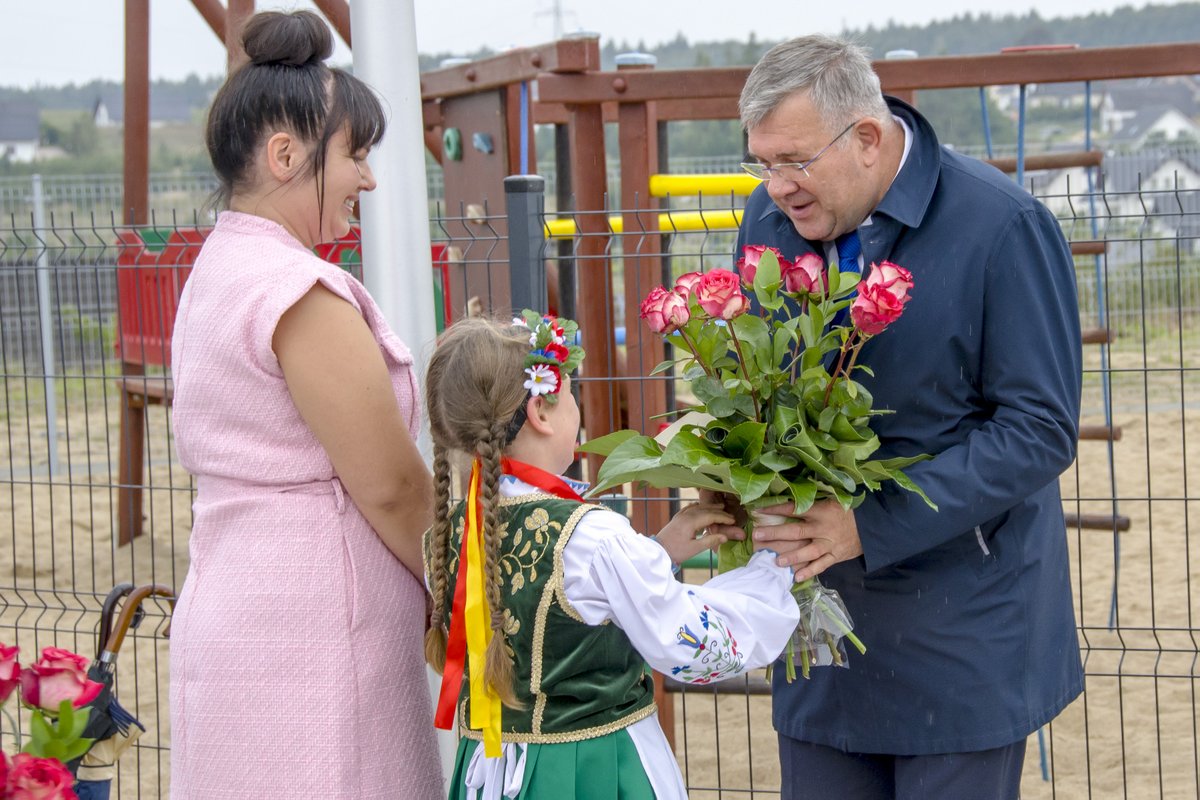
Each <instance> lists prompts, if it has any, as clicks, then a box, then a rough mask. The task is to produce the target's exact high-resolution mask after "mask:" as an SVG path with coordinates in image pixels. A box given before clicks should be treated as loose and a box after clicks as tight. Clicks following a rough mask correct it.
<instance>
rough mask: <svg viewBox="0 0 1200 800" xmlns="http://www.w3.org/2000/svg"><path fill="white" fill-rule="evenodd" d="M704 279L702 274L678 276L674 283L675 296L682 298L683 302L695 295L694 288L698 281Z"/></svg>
mask: <svg viewBox="0 0 1200 800" xmlns="http://www.w3.org/2000/svg"><path fill="white" fill-rule="evenodd" d="M703 277H704V273H702V272H685V273H683V274H682V275H680V276H679V277H678V278H677V279H676V281H675V289H674V291H675V294H677V295H679V296H680V297H682V298H683V299H684V300H687V299H689V298H690V297H691V296H692V295H694V294H695V293H696V287H697V286H699V285H700V280H701V279H702V278H703Z"/></svg>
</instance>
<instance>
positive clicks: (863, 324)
mask: <svg viewBox="0 0 1200 800" xmlns="http://www.w3.org/2000/svg"><path fill="white" fill-rule="evenodd" d="M912 287H913V279H912V273H911V272H909V271H908V270H906V269H905V268H904V267H901V266H897V265H896V264H893V263H892V262H890V261H884V262H883V263H881V264H872V265H871V272H870V273H869V274H868V275H867V277H866V278H864V279H863V280H862V282H861V283H859V285H858V297H856V298H855V299H854V304H853V305H852V306H850V319H851V320H853V322H854V327H856V328H858V329H859V330H860V331H862V332H863V333H865V334H867V335H868V336H874V335H875V334H877V333H881V332H882V331H883V329H884V328H886V327H887V326H888V325H891V324H892V323H893V322H895V321H896V320H897V319H899V318H900V314H902V313H903V312H904V304H905V303H907V302H908V301H909V299H910V298H909V296H908V291H909V290H910V289H912Z"/></svg>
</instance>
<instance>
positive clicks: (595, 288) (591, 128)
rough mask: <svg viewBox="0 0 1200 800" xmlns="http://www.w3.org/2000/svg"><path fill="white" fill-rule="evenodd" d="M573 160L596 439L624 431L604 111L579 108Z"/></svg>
mask: <svg viewBox="0 0 1200 800" xmlns="http://www.w3.org/2000/svg"><path fill="white" fill-rule="evenodd" d="M567 136H568V140H569V145H570V147H569V150H570V158H571V180H572V183H573V187H574V189H575V209H574V210H575V224H576V226H577V228H576V229H577V230H578V231H579V233H578V236H577V238H576V242H575V259H574V269H575V275H576V285H577V286H578V303H577V305H576V308H577V313H578V315H579V329H580V335H581V336H582V338H583V347H584V349H585V350H586V351H587V354H588V357H587V360H586V361H585V362H584V366H583V377H584V378H586V379H587V380H586V381H581V382H580V383H581V385H580V389H581V395H582V400H583V413H584V426H585V429H586V431H587V438H589V439H595V438H597V437H599V436H603V435H604V434H606V433H611V432H613V431H615V430H619V429H620V428H621V427H622V425H621V419H620V403H619V400H618V394H617V393H618V390H619V386H618V384H617V382H616V381H615V380H612V378H614V377H616V376H617V375H620V374H621V370H620V369H619V368H618V366H617V348H616V343H615V341H614V335H613V325H614V320H613V319H612V317H611V316H610V312H611V309H612V307H613V284H612V268H611V267H612V265H611V264H610V263H609V259H608V256H607V254H608V252H609V242H610V236H609V230H608V213H607V209H606V208H605V199H606V196H607V194H608V175H607V165H606V164H605V160H604V122H603V120H602V119H601V117H600V107H599V106H596V105H587V106H576V107H575V108H574V109H572V114H571V122H570V124H569V125H568V128H567ZM587 459H588V468H589V472H590V474H591V476H592V479H595V475H596V470H598V469H599V468H600V463H601V461H602V459H600V458H599V457H598V456H594V455H589V456H588V457H587Z"/></svg>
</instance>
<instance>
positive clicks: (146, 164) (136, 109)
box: [121, 0, 150, 225]
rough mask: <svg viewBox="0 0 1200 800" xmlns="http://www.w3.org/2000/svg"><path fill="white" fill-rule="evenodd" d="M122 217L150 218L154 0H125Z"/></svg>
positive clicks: (138, 222) (133, 220) (132, 221)
mask: <svg viewBox="0 0 1200 800" xmlns="http://www.w3.org/2000/svg"><path fill="white" fill-rule="evenodd" d="M123 136H124V148H125V156H124V162H125V163H124V168H123V171H124V175H123V180H124V198H123V200H122V203H121V205H122V217H123V218H124V220H125V222H126V223H127V224H130V225H144V224H145V223H147V222H148V221H149V208H150V0H125V130H124V134H123Z"/></svg>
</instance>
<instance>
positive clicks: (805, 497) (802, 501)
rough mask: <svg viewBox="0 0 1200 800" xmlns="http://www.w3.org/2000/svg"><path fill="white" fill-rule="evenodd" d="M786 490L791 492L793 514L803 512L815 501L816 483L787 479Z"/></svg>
mask: <svg viewBox="0 0 1200 800" xmlns="http://www.w3.org/2000/svg"><path fill="white" fill-rule="evenodd" d="M788 491H790V492H791V493H792V502H793V503H795V508H794V509H793V513H795V514H803V513H804V512H805V511H808V510H809V509H810V508H812V505H813V503H815V502H816V501H817V485H816V484H815V483H813V482H812V481H788Z"/></svg>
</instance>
